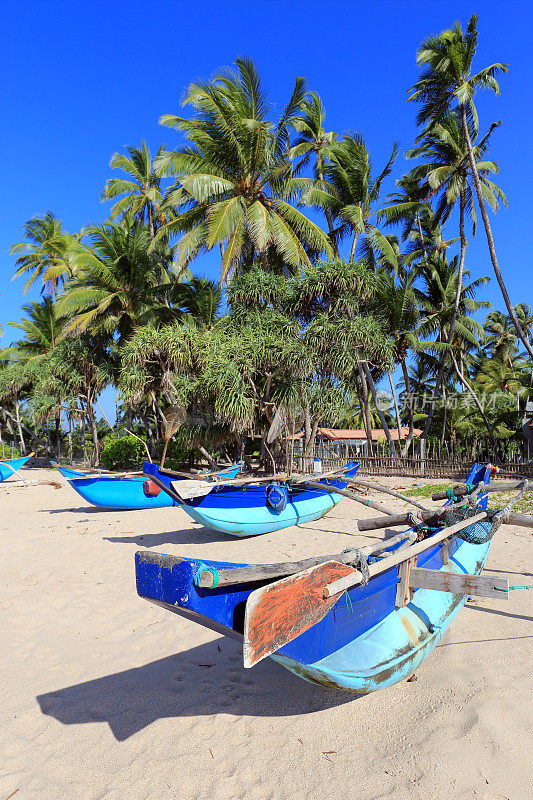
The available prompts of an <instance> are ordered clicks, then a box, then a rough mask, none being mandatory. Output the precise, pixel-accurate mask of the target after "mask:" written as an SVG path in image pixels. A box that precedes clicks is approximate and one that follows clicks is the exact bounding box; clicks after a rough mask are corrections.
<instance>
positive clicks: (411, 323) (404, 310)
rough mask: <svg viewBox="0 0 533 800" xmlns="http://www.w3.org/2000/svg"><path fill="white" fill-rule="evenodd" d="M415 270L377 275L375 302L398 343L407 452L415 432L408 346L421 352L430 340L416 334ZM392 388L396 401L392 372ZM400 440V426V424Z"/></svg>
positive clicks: (386, 326)
mask: <svg viewBox="0 0 533 800" xmlns="http://www.w3.org/2000/svg"><path fill="white" fill-rule="evenodd" d="M416 277H417V276H416V273H414V272H412V273H411V274H410V275H409V276H407V277H403V278H400V279H399V280H396V279H395V278H394V276H393V275H391V274H390V272H388V271H386V270H384V269H383V270H381V271H380V273H379V276H378V281H377V286H376V292H375V295H374V297H373V303H372V306H373V308H374V309H375V313H376V314H377V316H378V318H379V319H381V320H382V322H383V326H384V328H385V330H386V331H388V332H389V334H390V336H391V338H392V340H393V342H394V346H395V360H396V362H397V363H399V364H400V366H401V369H402V375H403V382H404V387H405V398H404V399H405V400H406V401H407V412H408V424H409V433H408V436H407V439H406V442H405V445H404V448H403V451H402V455H406V454H407V451H408V449H409V445H410V444H411V442H412V440H413V435H414V404H413V398H412V395H411V386H410V378H409V372H408V369H407V363H406V361H407V355H408V353H409V350H412V351H413V352H415V353H419V352H420V351H422V350H423V349H424V348H425V347H428V346H429V343H428V342H421V341H420V339H419V337H418V335H417V328H418V324H419V321H420V309H419V305H418V301H417V295H416V292H415V289H414V282H415V280H416ZM389 379H390V384H391V391H392V392H393V396H394V399H395V403H396V398H395V390H394V384H393V382H392V377H391V374H390V372H389ZM398 436H399V440H400V439H401V438H402V437H401V426H400V425H399V426H398Z"/></svg>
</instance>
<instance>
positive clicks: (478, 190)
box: [461, 104, 533, 358]
mask: <svg viewBox="0 0 533 800" xmlns="http://www.w3.org/2000/svg"><path fill="white" fill-rule="evenodd" d="M461 122H462V125H463V130H464V133H465V138H466V146H467V148H468V161H469V163H470V170H471V172H472V177H473V179H474V186H475V187H476V194H477V200H478V204H479V210H480V211H481V217H482V218H483V224H484V226H485V233H486V235H487V244H488V247H489V253H490V260H491V261H492V267H493V269H494V274H495V275H496V280H497V281H498V285H499V287H500V291H501V293H502V296H503V299H504V301H505V305H506V307H507V312H508V314H509V316H510V318H511V320H512V323H513V325H514V326H515V329H516V332H517V334H518V336H519V338H520V340H521V342H522V344H523V345H524V347H525V348H526V350H527V352H528V353H529V355H530V357H531V358H533V347H531V344H530V342H529V339H528V338H527V336H526V335H525V333H524V331H523V330H522V326H521V325H520V322H519V321H518V317H517V316H516V313H515V310H514V308H513V306H512V303H511V300H510V298H509V295H508V293H507V288H506V286H505V283H504V282H503V278H502V274H501V272H500V267H499V266H498V259H497V258H496V248H495V247H494V239H493V237H492V229H491V227H490V221H489V215H488V214H487V208H486V206H485V200H484V199H483V190H482V187H481V181H480V179H479V173H478V171H477V166H476V160H475V158H474V151H473V149H472V141H471V139H470V133H469V130H468V121H467V118H466V107H465V105H464V104H462V105H461Z"/></svg>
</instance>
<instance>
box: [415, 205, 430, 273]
mask: <svg viewBox="0 0 533 800" xmlns="http://www.w3.org/2000/svg"><path fill="white" fill-rule="evenodd" d="M416 221H417V223H418V235H419V236H420V246H421V248H422V253H423V255H424V261H427V260H428V254H427V252H426V245H425V242H424V234H423V233H422V223H421V222H420V214H419V213H418V211H417V212H416Z"/></svg>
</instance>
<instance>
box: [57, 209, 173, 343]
mask: <svg viewBox="0 0 533 800" xmlns="http://www.w3.org/2000/svg"><path fill="white" fill-rule="evenodd" d="M88 236H89V239H90V241H91V246H80V247H79V248H78V251H77V253H76V264H77V271H76V274H75V275H74V277H73V278H71V279H70V281H69V282H68V283H67V285H66V286H65V291H64V292H63V294H62V295H61V297H60V298H59V300H58V303H57V305H58V313H60V314H62V315H64V316H68V317H69V321H68V322H67V323H66V326H65V330H66V331H67V332H72V331H77V332H83V331H90V332H96V331H99V332H100V333H104V334H106V335H107V336H108V337H112V336H114V335H115V334H118V338H119V341H121V342H122V341H124V340H125V339H127V338H128V337H129V336H131V334H132V333H133V331H134V329H135V328H136V327H137V326H138V325H141V324H146V323H147V322H152V321H153V319H154V315H157V312H160V313H161V314H162V315H163V318H164V319H163V321H169V317H170V318H172V311H171V309H168V308H166V307H164V306H163V305H162V304H161V303H158V301H157V299H156V295H157V292H158V287H159V276H160V274H161V273H163V274H164V275H166V281H168V280H169V270H170V265H171V251H170V250H169V249H168V247H166V245H165V244H164V243H162V244H160V245H159V247H158V248H157V250H155V251H154V254H155V255H156V256H157V258H155V259H154V257H153V255H154V254H150V253H149V252H148V250H149V246H150V232H149V229H148V228H147V227H146V226H144V225H142V223H141V222H140V221H138V220H135V221H134V222H133V223H131V221H130V220H126V221H125V222H124V223H120V224H119V223H114V222H109V223H107V224H105V225H94V226H92V227H91V228H89V230H88Z"/></svg>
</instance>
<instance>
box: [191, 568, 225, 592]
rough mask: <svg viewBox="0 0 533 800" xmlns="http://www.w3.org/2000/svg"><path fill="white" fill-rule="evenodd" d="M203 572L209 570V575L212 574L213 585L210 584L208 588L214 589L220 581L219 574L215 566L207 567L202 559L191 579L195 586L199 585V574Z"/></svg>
mask: <svg viewBox="0 0 533 800" xmlns="http://www.w3.org/2000/svg"><path fill="white" fill-rule="evenodd" d="M204 572H210V573H211V575H212V576H213V585H212V586H210V587H209V588H210V589H216V588H217V586H218V584H219V583H220V575H219V574H218V572H217V569H216V567H209V566H208V565H207V564H204V563H203V561H200V564H199V565H198V569H197V570H196V572H195V574H194V578H193V581H192V582H193V583H194V585H195V586H199V585H200V576H201V575H202V573H204Z"/></svg>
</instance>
